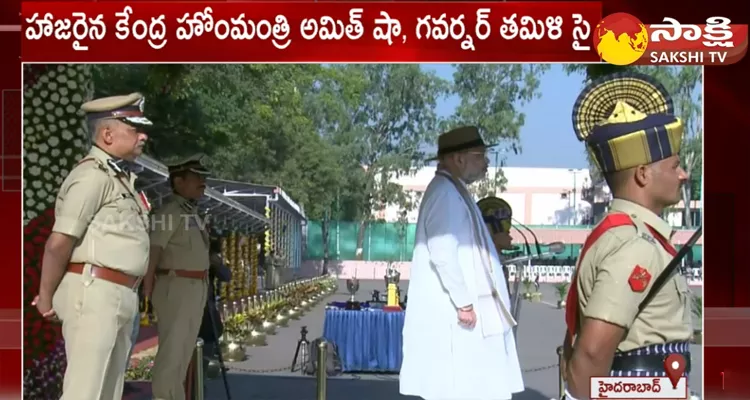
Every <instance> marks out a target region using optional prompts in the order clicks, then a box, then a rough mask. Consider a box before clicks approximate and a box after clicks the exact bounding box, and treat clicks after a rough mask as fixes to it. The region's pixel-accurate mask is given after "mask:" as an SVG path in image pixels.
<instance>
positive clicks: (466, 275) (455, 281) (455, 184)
mask: <svg viewBox="0 0 750 400" xmlns="http://www.w3.org/2000/svg"><path fill="white" fill-rule="evenodd" d="M485 152H486V147H485V145H484V142H483V141H482V140H481V137H480V136H479V134H478V131H477V130H476V128H473V127H466V128H459V129H456V130H454V131H451V132H448V133H446V134H444V135H441V137H440V139H439V141H438V156H439V160H440V166H439V167H438V172H437V173H436V175H435V178H433V180H432V182H430V184H429V186H428V187H427V189H426V191H425V193H424V196H423V198H422V203H421V206H420V211H419V218H418V221H417V232H416V246H415V249H414V255H413V258H412V266H411V278H410V280H409V304H408V306H407V309H406V320H405V323H404V330H403V342H404V345H403V354H404V357H403V363H402V367H401V376H400V392H401V394H405V395H412V396H420V397H422V398H423V399H425V400H505V399H510V398H511V397H512V394H513V393H519V392H522V391H523V390H524V385H523V379H522V376H521V369H520V366H519V363H518V355H517V353H516V345H515V339H514V337H513V329H512V328H513V326H514V325H515V321H513V319H512V317H511V316H510V313H509V310H510V298H509V293H508V289H507V285H506V282H505V277H504V275H503V272H502V265H501V264H500V261H499V257H498V255H497V251H496V250H495V246H493V245H491V243H492V238H491V236H490V234H489V232H488V231H487V228H486V226H485V224H484V223H483V220H482V216H481V213H480V211H479V209H478V208H477V206H476V203H475V201H474V200H473V199H472V198H470V197H471V196H470V195H469V194H468V191H467V190H466V185H467V184H470V183H472V182H474V181H476V180H478V179H481V178H482V177H483V176H484V175H485V174H486V171H487V162H488V161H487V157H486V154H485ZM490 292H491V295H490ZM472 317H473V318H472ZM473 321H475V322H473Z"/></svg>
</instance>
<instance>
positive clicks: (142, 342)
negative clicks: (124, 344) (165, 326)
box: [133, 324, 159, 355]
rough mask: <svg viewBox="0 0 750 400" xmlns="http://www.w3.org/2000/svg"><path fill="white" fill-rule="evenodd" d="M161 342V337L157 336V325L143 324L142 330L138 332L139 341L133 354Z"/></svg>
mask: <svg viewBox="0 0 750 400" xmlns="http://www.w3.org/2000/svg"><path fill="white" fill-rule="evenodd" d="M158 342H159V338H158V337H157V336H156V325H153V324H152V325H149V326H141V331H140V333H139V334H138V341H137V342H136V343H135V348H134V349H133V354H134V355H135V354H138V353H140V352H142V351H143V350H148V349H150V348H152V347H154V346H156V344H157V343H158Z"/></svg>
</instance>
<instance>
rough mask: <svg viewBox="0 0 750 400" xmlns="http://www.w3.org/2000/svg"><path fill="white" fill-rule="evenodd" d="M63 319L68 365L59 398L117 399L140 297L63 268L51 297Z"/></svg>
mask: <svg viewBox="0 0 750 400" xmlns="http://www.w3.org/2000/svg"><path fill="white" fill-rule="evenodd" d="M52 304H53V308H54V309H55V311H56V312H57V315H58V316H59V317H60V318H61V319H62V321H63V325H62V334H63V338H65V353H66V355H67V359H68V367H67V369H66V370H65V379H64V381H63V395H62V398H61V400H120V399H122V388H123V383H124V381H125V365H126V360H127V357H128V352H129V351H130V346H131V343H130V335H131V333H132V331H133V318H134V317H135V315H136V309H137V308H138V296H137V294H136V293H135V291H133V290H132V289H129V288H127V287H125V286H122V285H118V284H115V283H111V282H108V281H105V280H102V279H97V278H94V277H93V276H91V267H90V266H86V268H85V269H84V271H83V274H81V275H78V274H74V273H67V274H65V276H64V277H63V280H62V282H60V286H59V287H58V288H57V291H56V292H55V295H54V297H53V299H52Z"/></svg>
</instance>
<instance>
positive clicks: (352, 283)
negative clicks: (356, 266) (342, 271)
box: [346, 276, 360, 310]
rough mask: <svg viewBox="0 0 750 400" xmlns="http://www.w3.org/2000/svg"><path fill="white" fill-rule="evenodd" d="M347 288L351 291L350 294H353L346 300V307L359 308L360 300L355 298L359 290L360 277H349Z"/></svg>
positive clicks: (348, 308)
mask: <svg viewBox="0 0 750 400" xmlns="http://www.w3.org/2000/svg"><path fill="white" fill-rule="evenodd" d="M346 289H347V290H348V291H349V294H351V297H350V298H349V301H347V302H346V309H347V310H359V309H360V307H359V302H358V301H356V300H355V299H354V295H355V294H357V291H358V290H359V279H357V277H356V276H355V277H354V278H349V279H347V280H346Z"/></svg>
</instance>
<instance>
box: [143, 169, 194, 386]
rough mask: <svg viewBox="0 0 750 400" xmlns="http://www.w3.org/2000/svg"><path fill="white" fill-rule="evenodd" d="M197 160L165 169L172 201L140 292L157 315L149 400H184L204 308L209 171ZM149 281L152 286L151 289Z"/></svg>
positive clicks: (157, 218) (162, 215)
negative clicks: (202, 210)
mask: <svg viewBox="0 0 750 400" xmlns="http://www.w3.org/2000/svg"><path fill="white" fill-rule="evenodd" d="M201 159H202V155H196V156H193V157H190V158H188V159H186V160H183V161H181V162H178V163H176V164H172V165H169V182H170V185H171V186H172V190H173V192H174V195H173V197H172V199H171V200H170V201H169V202H167V203H166V204H165V205H164V206H163V207H161V208H160V209H159V210H157V211H156V212H155V215H154V218H153V221H152V227H153V230H152V232H151V260H150V263H149V273H148V275H147V276H146V280H145V281H144V292H145V293H146V295H147V296H149V295H150V294H151V291H152V288H153V295H152V296H151V302H152V303H153V305H154V310H155V312H156V314H157V315H158V318H159V322H158V323H157V331H158V335H159V350H158V352H157V353H156V359H155V360H154V368H153V372H152V373H153V379H152V391H153V398H154V400H184V399H185V389H184V387H183V382H184V380H185V376H186V374H187V369H188V365H189V364H190V358H191V356H192V354H193V349H194V348H195V342H196V339H197V338H198V331H199V329H200V326H201V321H202V318H203V309H204V307H205V304H206V294H207V289H208V287H207V284H208V280H207V279H208V267H209V236H208V231H207V229H206V228H207V227H206V226H205V225H206V221H205V220H204V219H203V218H202V217H201V216H200V215H199V214H198V200H199V199H200V198H201V197H203V194H204V190H205V188H206V176H207V175H208V174H209V171H208V170H206V168H205V167H203V165H202V164H201ZM154 277H155V278H156V279H155V283H154Z"/></svg>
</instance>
